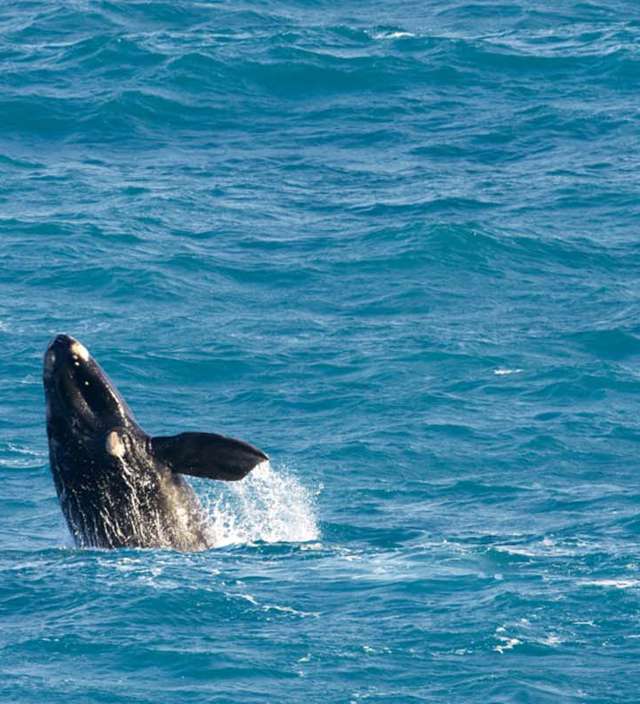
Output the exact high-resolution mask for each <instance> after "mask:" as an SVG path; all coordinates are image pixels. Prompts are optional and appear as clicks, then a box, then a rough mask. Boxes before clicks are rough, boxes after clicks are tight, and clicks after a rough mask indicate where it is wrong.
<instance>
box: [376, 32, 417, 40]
mask: <svg viewBox="0 0 640 704" xmlns="http://www.w3.org/2000/svg"><path fill="white" fill-rule="evenodd" d="M415 36H416V35H415V34H412V33H411V32H377V33H376V34H374V35H373V38H374V39H405V38H407V37H415Z"/></svg>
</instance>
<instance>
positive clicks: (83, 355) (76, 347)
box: [70, 340, 90, 362]
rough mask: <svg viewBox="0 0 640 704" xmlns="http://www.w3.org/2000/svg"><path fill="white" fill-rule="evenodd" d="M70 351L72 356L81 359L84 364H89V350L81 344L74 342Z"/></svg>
mask: <svg viewBox="0 0 640 704" xmlns="http://www.w3.org/2000/svg"><path fill="white" fill-rule="evenodd" d="M70 349H71V354H72V355H74V356H75V357H79V358H80V359H81V360H82V361H83V362H87V361H88V360H89V356H90V355H89V350H88V349H87V348H86V347H85V346H84V345H83V344H82V343H81V342H78V341H77V340H76V341H75V342H73V344H72V345H71V348H70Z"/></svg>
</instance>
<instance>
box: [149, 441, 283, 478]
mask: <svg viewBox="0 0 640 704" xmlns="http://www.w3.org/2000/svg"><path fill="white" fill-rule="evenodd" d="M151 447H152V450H153V454H154V455H155V457H156V458H157V459H158V460H160V461H161V462H165V463H166V464H167V465H168V466H169V467H170V468H171V469H172V470H173V471H174V472H178V473H179V474H190V475H191V476H193V477H203V478H206V479H222V480H225V481H230V482H232V481H238V480H239V479H242V478H243V477H245V476H246V475H247V474H249V472H250V471H251V470H252V469H253V468H254V467H256V466H257V465H258V464H260V462H264V461H265V460H268V459H269V458H268V457H267V455H265V454H264V452H262V450H258V448H256V447H253V445H249V443H246V442H243V441H242V440H235V439H234V438H228V437H225V436H224V435H217V434H215V433H180V434H179V435H171V436H168V437H154V438H151Z"/></svg>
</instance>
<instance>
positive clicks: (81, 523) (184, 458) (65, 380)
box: [43, 335, 267, 551]
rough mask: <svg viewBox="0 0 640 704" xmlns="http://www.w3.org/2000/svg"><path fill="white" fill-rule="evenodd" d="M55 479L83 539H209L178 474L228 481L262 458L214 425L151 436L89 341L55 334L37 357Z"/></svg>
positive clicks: (139, 543)
mask: <svg viewBox="0 0 640 704" xmlns="http://www.w3.org/2000/svg"><path fill="white" fill-rule="evenodd" d="M43 380H44V389H45V396H46V402H47V434H48V436H49V458H50V464H51V473H52V475H53V481H54V484H55V487H56V491H57V492H58V498H59V499H60V505H61V507H62V512H63V513H64V516H65V518H66V519H67V524H68V526H69V530H70V531H71V534H72V536H73V538H74V540H75V542H76V544H77V545H78V546H80V547H86V546H94V547H100V548H118V547H132V548H133V547H135V548H149V547H166V548H175V549H177V550H185V551H186V550H203V549H206V548H207V547H210V545H209V541H208V539H207V531H206V524H205V518H204V515H203V512H202V509H201V506H200V502H199V501H198V497H197V496H196V494H195V492H194V491H193V489H192V488H191V486H190V485H189V483H188V482H187V481H186V480H185V479H184V477H183V476H182V475H183V474H190V475H193V476H197V477H206V478H210V479H223V480H227V481H235V480H239V479H242V478H243V477H244V476H246V475H247V474H248V473H249V472H250V471H251V470H252V469H253V468H254V467H255V466H256V465H258V464H259V463H260V462H264V461H265V460H267V456H266V455H265V454H264V453H263V452H262V451H261V450H258V449H257V448H255V447H253V446H251V445H249V444H248V443H245V442H242V441H240V440H234V439H232V438H227V437H224V436H222V435H215V434H213V433H181V434H180V435H175V436H172V437H150V436H149V435H147V434H146V433H145V432H144V431H143V430H142V429H141V428H140V426H139V425H138V424H137V423H136V421H135V420H134V418H133V415H132V413H131V411H130V410H129V408H128V406H127V404H126V403H125V401H124V399H123V398H122V397H121V396H120V394H119V393H118V390H117V389H116V387H115V386H114V384H113V383H112V382H111V381H110V380H109V377H107V375H106V374H105V373H104V371H103V370H102V369H101V368H100V366H99V365H98V363H97V362H96V361H95V360H94V359H93V358H92V357H91V355H90V354H89V352H88V351H87V349H86V348H85V347H84V346H83V345H82V344H81V343H79V342H78V341H77V340H75V339H74V338H72V337H69V336H68V335H58V336H57V337H56V338H55V339H54V340H53V341H52V342H51V344H50V345H49V347H48V348H47V351H46V353H45V357H44V375H43Z"/></svg>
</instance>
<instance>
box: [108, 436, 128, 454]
mask: <svg viewBox="0 0 640 704" xmlns="http://www.w3.org/2000/svg"><path fill="white" fill-rule="evenodd" d="M105 450H106V451H107V453H108V454H110V455H111V456H112V457H118V458H120V459H122V458H123V457H124V453H125V451H126V448H125V446H124V442H123V439H122V437H120V435H119V434H118V431H117V430H112V431H111V432H110V433H109V434H108V435H107V441H106V443H105Z"/></svg>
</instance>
